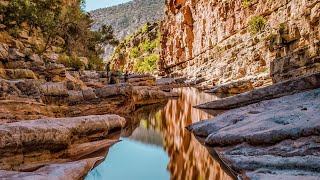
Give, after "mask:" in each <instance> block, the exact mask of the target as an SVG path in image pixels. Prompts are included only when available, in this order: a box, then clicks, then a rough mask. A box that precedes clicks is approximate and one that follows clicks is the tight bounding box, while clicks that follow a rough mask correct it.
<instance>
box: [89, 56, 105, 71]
mask: <svg viewBox="0 0 320 180" xmlns="http://www.w3.org/2000/svg"><path fill="white" fill-rule="evenodd" d="M88 69H89V70H95V71H103V70H104V69H105V63H104V62H103V59H102V58H100V57H99V56H97V55H91V56H89V64H88Z"/></svg>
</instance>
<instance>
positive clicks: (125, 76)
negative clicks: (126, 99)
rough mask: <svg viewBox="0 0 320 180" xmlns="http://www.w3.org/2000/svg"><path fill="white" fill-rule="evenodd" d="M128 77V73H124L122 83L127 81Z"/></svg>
mask: <svg viewBox="0 0 320 180" xmlns="http://www.w3.org/2000/svg"><path fill="white" fill-rule="evenodd" d="M128 77H129V74H128V71H126V73H125V74H124V82H127V81H128Z"/></svg>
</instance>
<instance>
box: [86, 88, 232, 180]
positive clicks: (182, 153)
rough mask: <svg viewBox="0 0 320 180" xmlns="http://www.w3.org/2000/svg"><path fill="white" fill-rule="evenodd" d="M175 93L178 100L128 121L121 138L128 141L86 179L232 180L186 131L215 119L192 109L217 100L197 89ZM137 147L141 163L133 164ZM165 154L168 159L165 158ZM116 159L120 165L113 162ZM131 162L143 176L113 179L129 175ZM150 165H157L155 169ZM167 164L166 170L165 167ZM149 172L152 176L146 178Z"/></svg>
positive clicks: (147, 109)
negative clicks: (207, 120)
mask: <svg viewBox="0 0 320 180" xmlns="http://www.w3.org/2000/svg"><path fill="white" fill-rule="evenodd" d="M175 91H176V92H178V93H179V94H180V95H181V96H180V97H179V98H178V99H176V100H169V102H168V103H167V104H163V105H153V106H148V107H144V108H142V109H139V110H138V111H136V112H135V114H134V115H133V116H132V117H131V118H132V119H131V120H129V121H130V122H132V123H131V124H129V125H128V126H127V128H126V129H125V130H124V131H123V132H122V136H125V137H128V138H125V139H124V142H121V143H119V144H117V145H115V146H114V147H113V148H111V150H110V153H109V155H108V157H107V159H106V161H105V162H104V163H102V164H101V165H100V166H99V167H97V168H96V169H95V170H94V171H93V172H91V173H90V174H89V176H88V177H87V178H86V179H87V180H91V179H116V180H117V179H130V180H134V179H140V180H142V179H169V174H170V177H171V179H174V180H176V179H177V180H188V179H190V180H219V179H223V180H224V179H232V178H231V177H229V176H228V175H227V174H226V173H225V172H224V171H223V170H222V169H221V167H220V165H219V163H217V162H216V161H215V160H214V159H212V158H211V156H210V154H209V153H208V151H207V149H206V148H205V147H204V146H202V145H201V144H200V143H199V141H197V140H196V139H195V138H194V136H193V135H192V134H191V133H190V132H189V131H188V130H186V129H185V127H186V126H188V125H190V124H192V123H195V122H197V121H200V120H203V119H208V118H211V117H212V115H209V114H207V113H205V112H203V111H201V110H198V109H195V108H193V107H192V106H194V105H197V104H201V103H204V102H208V101H212V100H216V99H218V98H217V97H216V96H213V95H209V94H205V93H202V92H199V91H198V90H197V89H195V88H179V89H176V90H175ZM134 146H135V147H134ZM135 148H140V151H141V152H140V153H138V154H139V160H134V161H133V162H130V161H129V160H130V159H132V156H137V155H136V154H132V151H135V150H134V149H135ZM164 152H165V154H167V155H166V156H164V155H163V153H164ZM148 153H149V154H148ZM150 153H151V155H150ZM168 156H169V157H168ZM152 158H154V159H157V160H152ZM114 159H116V161H120V162H116V163H115V162H112V160H114ZM150 161H152V162H150ZM168 161H169V163H168ZM128 163H129V164H130V163H132V164H131V167H132V166H135V167H138V168H136V169H135V172H132V173H135V175H137V174H141V173H140V172H144V175H140V177H138V176H139V175H138V176H132V174H131V173H127V174H131V175H129V176H121V177H119V176H118V177H117V178H115V177H116V176H112V174H116V173H119V172H120V171H122V172H123V173H122V174H126V172H128V169H127V167H126V165H127V164H128ZM151 163H157V165H156V166H152V165H150V164H151ZM164 163H166V167H163V164H164ZM116 164H119V165H118V166H117V165H116ZM121 164H122V166H121ZM153 168H155V169H153ZM163 168H165V169H163ZM119 169H120V170H119ZM166 170H168V171H169V172H168V171H166ZM148 172H153V173H151V174H150V173H149V175H150V176H147V174H148ZM97 174H99V176H97ZM142 174H143V173H142ZM107 177H113V178H107Z"/></svg>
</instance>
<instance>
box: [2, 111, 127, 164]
mask: <svg viewBox="0 0 320 180" xmlns="http://www.w3.org/2000/svg"><path fill="white" fill-rule="evenodd" d="M125 123H126V121H125V119H124V118H122V117H120V116H118V115H99V116H84V117H76V118H47V119H39V120H30V121H20V122H15V123H0V169H4V170H17V169H25V168H24V167H25V166H28V165H30V164H37V163H38V164H39V163H43V162H46V163H48V162H50V161H56V160H57V159H60V158H61V159H68V158H71V159H72V157H74V156H75V155H76V157H81V156H85V155H86V153H88V152H91V151H92V148H96V147H98V146H99V145H101V144H105V143H103V142H100V143H98V144H96V145H93V144H92V143H93V142H95V141H98V140H102V139H107V138H108V136H109V134H110V133H109V132H114V131H116V130H119V129H121V128H122V127H124V126H125ZM86 143H89V144H86ZM90 143H91V144H90ZM108 143H109V145H110V142H108ZM112 143H114V142H112ZM112 143H111V144H112ZM105 145H107V144H105ZM86 149H87V150H86ZM83 150H86V151H85V152H82V151H83Z"/></svg>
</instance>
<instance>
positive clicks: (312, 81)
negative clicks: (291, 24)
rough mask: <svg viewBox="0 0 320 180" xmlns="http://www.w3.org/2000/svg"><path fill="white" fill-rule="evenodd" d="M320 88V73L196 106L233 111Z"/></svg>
mask: <svg viewBox="0 0 320 180" xmlns="http://www.w3.org/2000/svg"><path fill="white" fill-rule="evenodd" d="M315 88H320V73H317V74H313V75H309V76H305V77H300V78H295V79H292V80H288V81H284V82H282V83H279V84H274V85H271V86H267V87H264V88H261V89H257V90H254V91H250V92H246V93H242V94H239V95H236V96H232V97H228V98H224V99H221V100H217V101H212V102H208V103H205V104H200V105H197V106H195V107H196V108H199V109H233V108H238V107H242V106H246V105H249V104H252V103H257V102H260V101H263V100H268V99H274V98H278V97H282V96H286V95H290V94H294V93H297V92H302V91H306V90H310V89H315Z"/></svg>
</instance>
